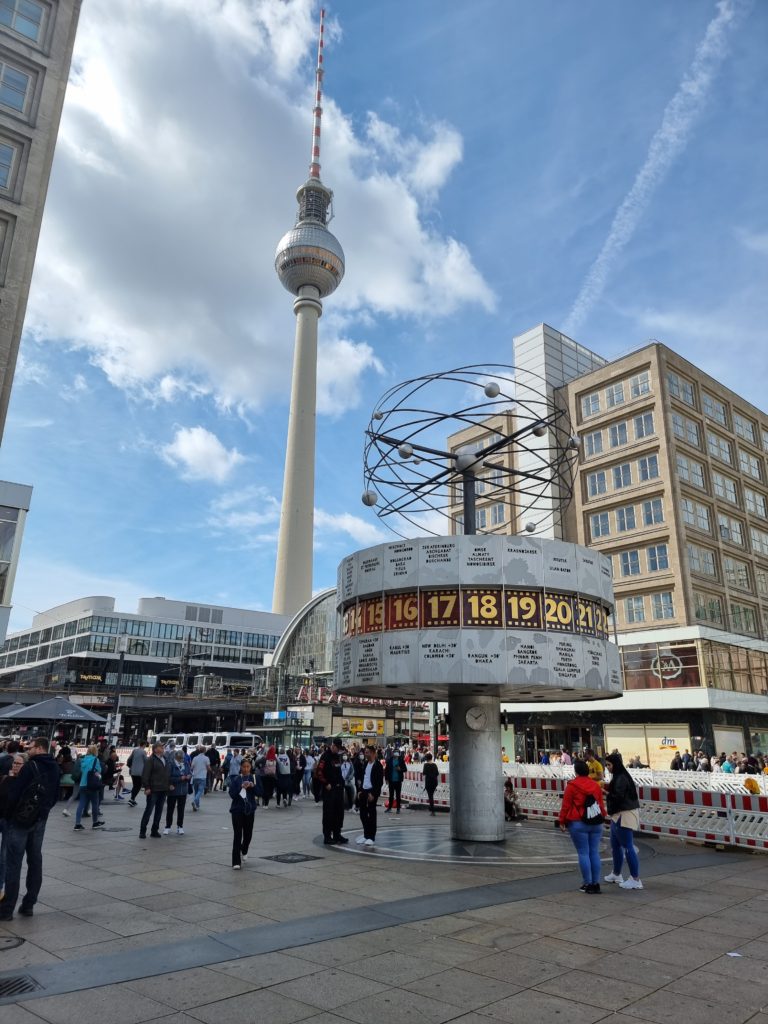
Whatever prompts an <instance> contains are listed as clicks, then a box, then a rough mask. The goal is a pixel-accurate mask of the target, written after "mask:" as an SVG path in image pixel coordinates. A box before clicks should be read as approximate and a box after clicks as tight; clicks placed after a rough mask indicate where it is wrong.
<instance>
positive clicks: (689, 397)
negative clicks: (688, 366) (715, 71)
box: [667, 370, 696, 407]
mask: <svg viewBox="0 0 768 1024" xmlns="http://www.w3.org/2000/svg"><path fill="white" fill-rule="evenodd" d="M667 387H668V388H669V392H670V394H671V395H673V396H674V397H675V398H679V399H680V401H681V402H685V404H686V405H690V406H691V407H695V405H696V401H695V399H694V397H693V384H691V382H690V381H687V380H686V379H685V377H681V376H680V374H679V373H673V372H672V371H671V370H670V371H669V373H667Z"/></svg>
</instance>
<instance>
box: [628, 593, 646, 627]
mask: <svg viewBox="0 0 768 1024" xmlns="http://www.w3.org/2000/svg"><path fill="white" fill-rule="evenodd" d="M624 618H625V620H626V621H627V623H629V624H630V625H631V624H634V623H636V622H645V601H644V600H643V598H642V597H639V596H638V597H626V598H624Z"/></svg>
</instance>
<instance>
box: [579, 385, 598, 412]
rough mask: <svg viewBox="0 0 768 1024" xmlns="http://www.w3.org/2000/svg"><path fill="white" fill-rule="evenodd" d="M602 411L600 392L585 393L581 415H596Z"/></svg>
mask: <svg viewBox="0 0 768 1024" xmlns="http://www.w3.org/2000/svg"><path fill="white" fill-rule="evenodd" d="M599 412H600V392H599V391H593V392H592V394H591V395H583V396H582V399H581V415H582V416H584V417H586V416H595V415H596V414H597V413H599Z"/></svg>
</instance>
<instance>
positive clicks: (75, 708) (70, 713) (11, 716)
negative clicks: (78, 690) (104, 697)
mask: <svg viewBox="0 0 768 1024" xmlns="http://www.w3.org/2000/svg"><path fill="white" fill-rule="evenodd" d="M2 718H4V719H7V720H12V721H14V722H94V723H96V722H98V723H99V724H100V725H105V724H106V721H107V720H106V718H102V717H101V716H100V715H96V714H94V712H93V711H89V710H88V708H83V707H81V706H80V705H79V704H73V703H72V701H71V700H66V699H65V698H64V697H49V699H48V700H43V701H40V703H39V704H30V705H29V707H24V706H22V707H20V708H19V709H18V710H17V711H12V712H10V713H9V712H4V713H3V714H2Z"/></svg>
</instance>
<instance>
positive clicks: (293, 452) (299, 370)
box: [272, 10, 344, 615]
mask: <svg viewBox="0 0 768 1024" xmlns="http://www.w3.org/2000/svg"><path fill="white" fill-rule="evenodd" d="M324 33H325V11H324V10H321V11H320V34H319V39H318V45H317V67H316V70H315V105H314V108H313V111H312V115H313V119H312V151H311V159H310V164H309V178H308V179H307V180H306V181H305V182H304V184H303V185H301V186H300V188H299V189H298V191H297V192H296V199H297V201H298V204H299V212H298V216H297V219H296V224H295V225H294V227H293V228H292V229H291V230H290V231H289V232H288V233H287V234H286V235H284V236H283V237H282V238H281V239H280V242H279V243H278V246H277V251H276V253H275V270H276V271H277V276H278V277H279V278H280V281H281V282H282V284H283V286H284V287H285V288H287V289H288V291H289V292H291V294H292V295H295V296H296V300H295V302H294V303H293V311H294V313H295V314H296V347H295V351H294V357H293V379H292V382H291V406H290V413H289V418H288V440H287V444H286V452H285V475H284V477H283V498H282V507H281V512H280V534H279V538H278V542H277V563H276V566H275V589H274V594H273V598H272V611H273V612H277V613H279V614H281V615H294V614H295V613H296V612H297V611H298V610H299V609H300V608H301V607H303V605H305V604H306V603H307V602H308V601H309V599H310V598H311V596H312V553H313V550H312V549H313V544H312V542H313V530H314V499H315V420H316V408H317V323H318V320H319V319H320V317H321V315H322V312H323V304H322V300H323V299H324V298H325V297H326V296H327V295H330V294H331V293H332V292H334V291H335V290H336V288H337V287H338V286H339V284H340V282H341V279H342V278H343V276H344V252H343V250H342V248H341V246H340V245H339V243H338V241H337V240H336V239H335V238H334V236H333V235H332V234H331V232H330V231H329V230H328V227H327V224H328V220H329V210H330V206H331V201H332V200H333V192H331V190H330V189H329V188H326V186H325V185H324V184H323V183H322V181H321V180H320V128H321V121H322V116H323V72H324V69H323V50H324V46H325V39H324Z"/></svg>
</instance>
